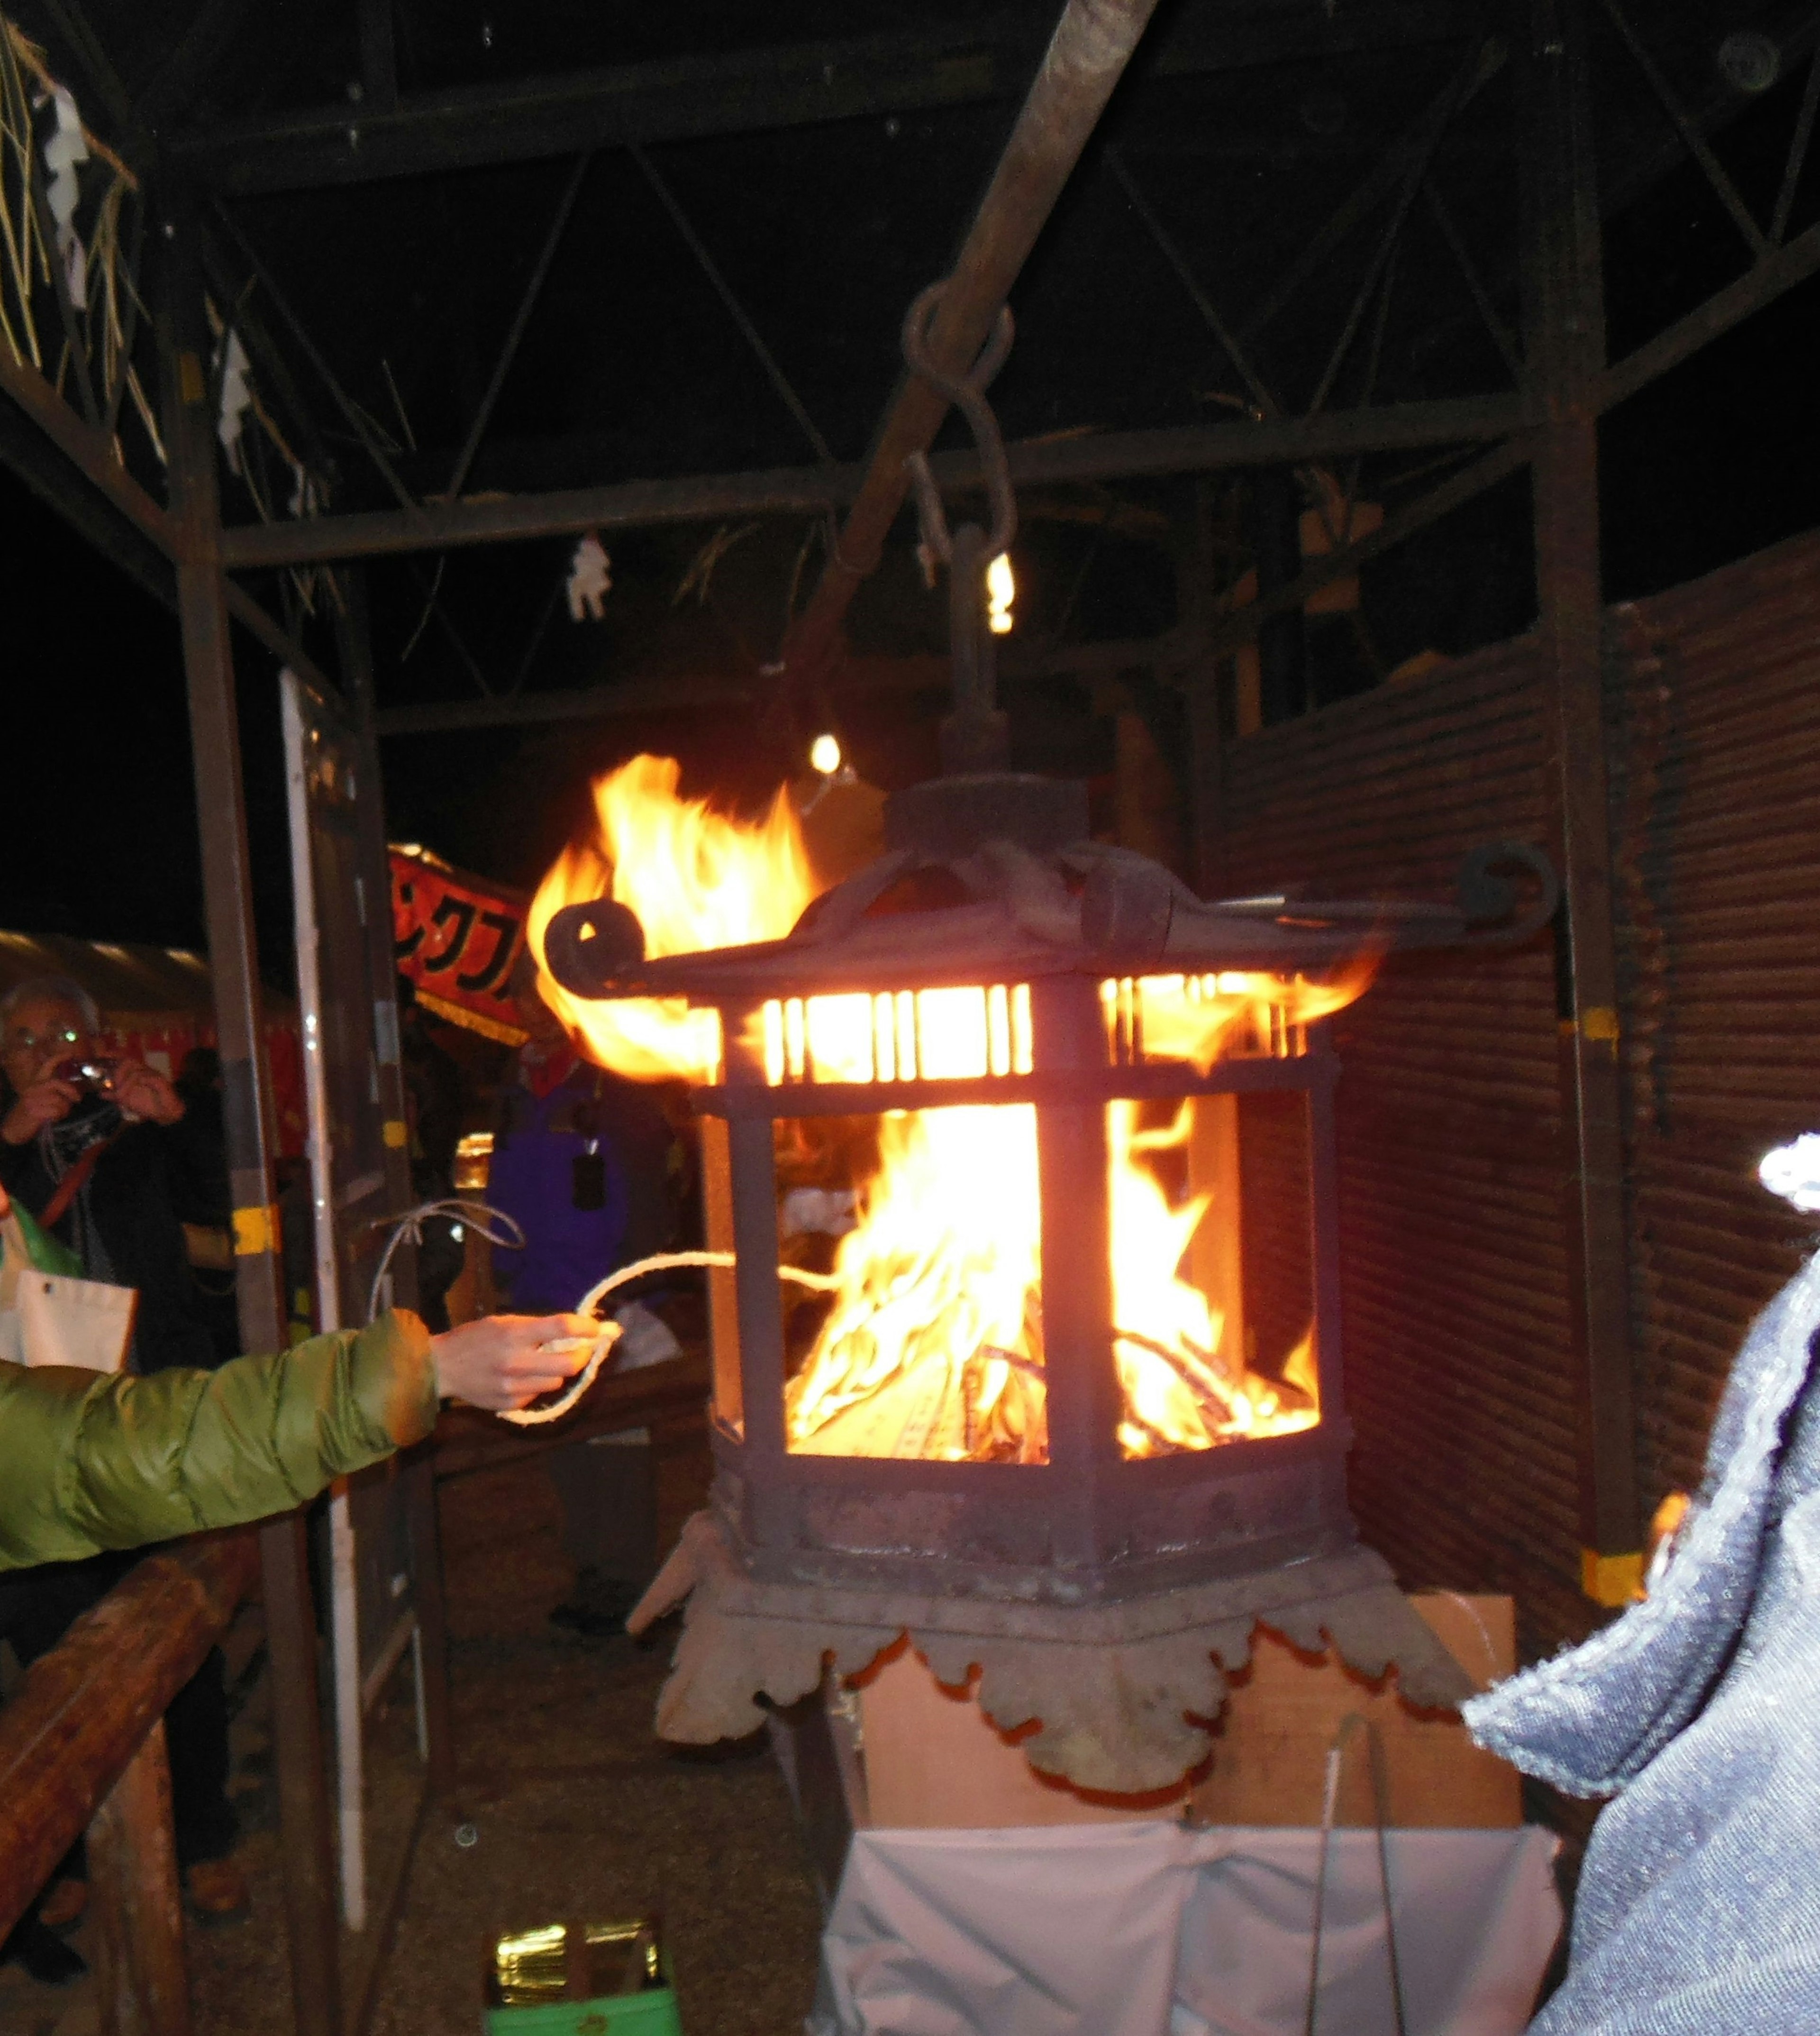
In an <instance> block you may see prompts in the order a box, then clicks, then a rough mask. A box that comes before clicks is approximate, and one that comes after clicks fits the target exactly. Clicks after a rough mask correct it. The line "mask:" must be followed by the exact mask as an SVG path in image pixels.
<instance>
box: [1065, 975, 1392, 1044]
mask: <svg viewBox="0 0 1820 2036" xmlns="http://www.w3.org/2000/svg"><path fill="white" fill-rule="evenodd" d="M1379 959H1380V957H1379V956H1378V955H1377V953H1376V952H1370V951H1367V952H1362V953H1361V954H1359V955H1357V956H1355V957H1354V958H1353V959H1352V960H1351V961H1349V962H1348V963H1347V964H1346V965H1345V967H1343V968H1342V969H1340V971H1337V972H1336V975H1335V976H1334V977H1333V978H1332V981H1330V982H1310V981H1309V978H1307V977H1306V976H1302V975H1294V976H1287V977H1284V976H1275V975H1262V974H1260V973H1259V972H1258V971H1255V970H1249V969H1237V970H1225V971H1222V972H1221V973H1220V974H1219V975H1144V976H1139V977H1137V978H1136V979H1135V980H1134V979H1133V978H1130V977H1126V978H1124V979H1123V980H1122V981H1120V980H1113V981H1111V982H1103V983H1102V984H1101V985H1100V997H1101V1001H1102V1002H1103V1003H1104V1005H1106V1024H1107V1029H1108V1031H1109V1032H1110V1033H1111V1035H1112V1036H1113V1041H1114V1045H1115V1049H1116V1047H1117V1044H1118V1043H1119V1041H1120V1038H1121V1032H1122V1034H1123V1035H1124V1037H1125V1039H1126V1040H1128V1041H1129V1044H1130V1046H1131V1047H1132V1049H1133V1052H1132V1054H1131V1056H1130V1057H1131V1058H1136V1051H1138V1050H1141V1052H1142V1054H1143V1056H1144V1058H1146V1059H1147V1060H1162V1061H1189V1062H1191V1063H1192V1064H1193V1065H1194V1066H1195V1067H1196V1068H1197V1069H1199V1070H1200V1073H1202V1074H1205V1073H1207V1072H1208V1069H1211V1067H1212V1065H1213V1064H1214V1063H1215V1061H1218V1060H1220V1059H1222V1058H1224V1057H1225V1056H1226V1055H1227V1054H1229V1053H1231V1052H1233V1051H1234V1050H1236V1049H1238V1048H1239V1047H1240V1046H1241V1045H1242V1043H1245V1042H1243V1041H1242V1037H1241V1035H1242V1034H1244V1033H1245V1032H1247V1031H1249V1035H1250V1039H1249V1043H1250V1044H1252V1045H1253V1047H1254V1049H1261V1050H1263V1051H1265V1052H1275V1053H1279V1054H1282V1053H1286V1052H1290V1051H1293V1050H1294V1044H1295V1043H1294V1038H1293V1035H1294V1031H1295V1030H1296V1028H1297V1027H1301V1026H1304V1025H1310V1024H1313V1023H1314V1021H1315V1020H1317V1019H1319V1018H1328V1017H1331V1016H1332V1015H1333V1013H1334V1012H1336V1011H1343V1010H1344V1009H1346V1007H1347V1005H1349V1004H1351V1003H1352V1002H1353V1001H1355V999H1356V998H1358V997H1362V995H1363V994H1364V993H1365V992H1366V990H1368V989H1370V986H1371V980H1372V978H1373V976H1374V975H1376V974H1377V964H1378V961H1379ZM1121 1058H1124V1056H1121Z"/></svg>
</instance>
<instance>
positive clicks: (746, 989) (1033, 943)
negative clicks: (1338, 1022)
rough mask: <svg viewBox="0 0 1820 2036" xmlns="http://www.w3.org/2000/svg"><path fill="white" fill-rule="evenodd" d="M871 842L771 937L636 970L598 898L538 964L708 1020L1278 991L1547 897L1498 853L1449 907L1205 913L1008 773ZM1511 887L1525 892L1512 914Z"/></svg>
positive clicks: (1382, 903) (1059, 786) (1524, 923)
mask: <svg viewBox="0 0 1820 2036" xmlns="http://www.w3.org/2000/svg"><path fill="white" fill-rule="evenodd" d="M885 841H886V849H885V853H884V854H883V855H882V856H880V857H879V858H877V859H876V861H874V862H871V863H869V865H867V866H866V867H865V869H862V870H861V871H860V872H859V873H857V875H855V876H853V877H849V878H848V879H847V880H846V881H845V882H844V883H841V884H836V885H835V886H834V888H832V889H831V890H829V891H826V892H823V893H822V895H820V897H818V898H816V899H815V900H814V901H813V902H812V903H811V904H810V905H809V906H808V908H807V910H806V911H804V913H803V914H802V916H801V918H800V919H798V920H797V923H796V925H795V926H793V928H792V929H791V930H790V932H789V933H788V934H786V936H785V937H783V938H782V940H773V941H755V942H753V943H751V944H748V945H746V946H743V947H729V948H710V949H707V950H705V951H703V952H699V953H695V954H684V955H669V956H662V957H658V958H646V956H645V953H644V936H643V930H642V928H641V927H640V926H639V923H638V921H637V919H636V918H635V915H634V914H632V913H631V911H629V910H628V909H627V907H624V906H623V905H620V904H617V903H614V902H613V901H612V900H610V899H599V900H597V901H596V902H595V903H593V904H588V905H573V906H570V907H567V908H565V909H564V910H563V911H560V912H559V913H557V914H556V916H555V917H554V918H552V921H551V922H550V925H549V927H548V931H547V933H546V934H545V937H544V952H545V959H546V961H547V963H548V967H549V968H550V970H551V972H552V974H553V975H555V977H556V980H557V981H558V982H560V983H561V984H562V986H563V988H564V989H565V990H569V991H571V993H573V994H575V995H577V996H580V997H592V998H618V997H687V998H688V999H689V1000H690V1001H691V1002H692V1003H695V1004H701V1005H737V1004H744V1003H750V1002H758V1001H764V1000H766V999H768V998H771V997H802V996H818V995H828V994H838V993H842V992H852V991H860V990H926V989H936V988H940V987H943V986H948V985H958V984H970V983H987V982H1029V981H1031V980H1032V979H1034V978H1039V977H1045V976H1052V975H1069V974H1073V975H1091V976H1094V977H1097V978H1105V977H1108V976H1143V975H1204V974H1211V973H1216V972H1218V971H1223V970H1241V969H1242V970H1247V971H1264V972H1265V973H1268V974H1272V975H1298V974H1307V973H1311V972H1312V973H1319V972H1321V971H1327V970H1332V969H1335V968H1337V967H1342V966H1343V965H1344V964H1345V963H1347V962H1350V961H1352V960H1356V959H1357V958H1358V957H1359V956H1362V955H1366V954H1373V955H1379V954H1383V953H1385V952H1391V951H1393V950H1396V949H1400V948H1426V947H1449V946H1457V945H1461V944H1476V943H1479V942H1486V941H1491V942H1495V943H1496V944H1499V945H1505V944H1513V943H1514V942H1516V941H1520V940H1522V939H1524V938H1527V937H1528V936H1529V935H1530V934H1532V933H1534V932H1536V930H1537V929H1539V927H1540V926H1543V924H1545V923H1546V922H1547V919H1548V918H1549V917H1550V916H1551V914H1552V913H1553V911H1554V905H1555V902H1556V898H1557V895H1558V886H1557V883H1556V879H1555V877H1554V871H1553V869H1551V866H1550V865H1549V864H1548V862H1547V859H1546V858H1544V857H1543V856H1542V855H1540V854H1539V853H1538V852H1537V851H1536V850H1534V849H1532V848H1529V847H1527V846H1522V845H1520V844H1515V843H1497V844H1494V845H1491V846H1487V847H1486V848H1483V849H1480V850H1476V851H1475V853H1474V854H1473V855H1471V857H1469V858H1468V861H1467V864H1466V865H1465V867H1464V869H1463V870H1462V872H1461V875H1460V883H1459V887H1458V893H1457V895H1456V898H1455V899H1453V901H1451V902H1449V903H1438V902H1420V901H1418V902H1411V901H1407V900H1392V899H1305V898H1298V897H1294V896H1291V895H1288V894H1287V893H1283V894H1280V895H1271V896H1264V897H1253V898H1228V899H1220V900H1218V901H1215V902H1213V903H1208V902H1207V901H1206V900H1204V899H1200V898H1198V897H1196V895H1195V894H1194V892H1193V891H1191V890H1190V889H1189V887H1188V886H1187V884H1185V883H1183V882H1182V880H1181V878H1180V877H1177V876H1176V875H1174V873H1173V872H1171V871H1170V870H1169V869H1166V868H1164V867H1163V865H1162V864H1161V863H1159V862H1154V861H1152V860H1151V858H1149V857H1147V856H1143V855H1139V854H1136V853H1134V852H1133V851H1132V850H1129V849H1124V848H1119V847H1116V846H1112V845H1110V844H1109V843H1103V842H1098V841H1095V840H1094V839H1092V838H1091V835H1090V834H1089V831H1088V827H1087V787H1086V786H1084V785H1083V784H1081V783H1080V782H1074V781H1068V780H1062V779H1048V778H1041V777H1036V776H1033V775H1025V774H1022V773H1016V772H1009V771H995V772H985V773H980V774H978V775H965V776H950V777H944V778H937V779H932V780H930V781H929V782H927V783H925V784H921V785H918V786H912V787H910V789H909V790H906V791H903V792H899V793H898V794H895V795H894V796H893V797H892V798H891V801H889V803H888V805H887V809H886V814H885ZM1519 871H1520V872H1522V873H1526V874H1527V875H1528V877H1529V878H1530V879H1531V880H1532V884H1533V887H1534V891H1535V893H1536V895H1534V896H1532V897H1531V898H1528V899H1524V900H1521V901H1520V898H1519V890H1518V886H1517V884H1515V883H1513V881H1511V880H1510V878H1511V874H1512V873H1513V872H1519Z"/></svg>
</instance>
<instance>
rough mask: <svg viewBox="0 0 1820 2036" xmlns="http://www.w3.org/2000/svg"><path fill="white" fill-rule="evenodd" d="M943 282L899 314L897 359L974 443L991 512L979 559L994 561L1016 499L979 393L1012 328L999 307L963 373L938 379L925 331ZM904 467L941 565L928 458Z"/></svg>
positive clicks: (946, 559)
mask: <svg viewBox="0 0 1820 2036" xmlns="http://www.w3.org/2000/svg"><path fill="white" fill-rule="evenodd" d="M948 281H949V279H948V278H946V277H944V279H943V280H942V281H940V282H936V283H931V284H930V285H929V288H927V289H925V290H924V291H922V292H921V293H920V294H919V295H918V296H917V298H916V299H915V300H914V302H913V303H912V304H911V305H910V309H909V310H908V311H906V313H905V314H904V322H903V356H904V360H905V362H906V364H907V366H908V367H909V368H910V372H911V373H912V374H913V375H921V378H922V379H923V380H924V381H925V382H926V383H928V384H929V386H930V387H931V388H932V389H933V390H935V391H936V394H938V395H942V396H945V397H946V398H948V401H949V402H951V403H952V404H953V405H954V406H955V409H957V410H959V412H960V413H961V415H962V416H963V417H965V418H966V419H967V428H968V429H969V430H970V432H972V433H973V436H974V444H975V445H976V446H977V447H978V448H979V465H980V477H981V478H982V481H984V482H985V497H986V503H987V505H988V507H989V508H990V510H991V512H992V523H991V527H990V528H989V530H988V531H987V532H986V534H985V556H987V557H988V558H997V556H998V555H999V553H1000V552H1004V551H1008V550H1009V549H1011V541H1012V538H1013V537H1016V535H1017V497H1016V496H1015V495H1013V494H1012V486H1011V467H1010V465H1009V463H1008V461H1007V460H1006V458H1005V451H1004V437H1003V435H1001V434H1000V431H999V428H998V420H997V417H994V416H993V413H992V406H991V405H990V404H989V403H988V402H986V400H985V392H986V390H988V389H989V387H990V386H992V381H993V376H994V375H997V372H998V371H999V370H1000V368H1002V367H1004V364H1005V357H1006V356H1007V355H1008V353H1010V352H1011V346H1012V339H1013V337H1015V335H1016V326H1015V324H1014V322H1013V321H1012V315H1011V307H1010V305H1009V304H1001V305H1000V307H999V313H998V317H997V319H996V320H995V321H994V322H993V329H992V334H991V336H990V337H989V338H988V340H987V341H986V343H985V345H984V347H982V349H981V350H980V353H979V357H978V360H975V361H974V364H973V366H972V368H970V370H969V371H968V372H967V375H965V376H964V377H963V378H962V379H959V380H956V379H955V378H954V377H952V376H951V375H947V374H944V372H943V371H942V370H941V369H940V368H938V367H937V366H936V364H935V361H934V360H933V357H932V356H931V355H930V353H929V328H930V327H931V326H932V325H933V323H934V322H935V317H936V312H937V311H940V308H941V302H942V299H943V298H944V296H946V295H947V293H948ZM904 465H905V466H906V468H907V469H909V473H910V485H911V487H912V488H914V490H915V492H916V503H917V515H918V521H919V522H920V523H921V527H922V541H923V545H924V547H925V549H926V550H927V551H928V552H929V553H930V554H931V555H932V556H934V557H936V558H938V559H940V560H941V562H942V563H943V564H944V565H947V564H949V563H950V562H951V560H952V558H953V556H954V544H953V540H952V539H951V537H950V535H949V533H948V516H947V513H946V512H945V511H944V509H943V507H942V500H941V495H940V491H939V490H938V489H937V488H936V484H935V477H934V475H933V474H932V473H930V471H929V455H928V454H926V453H922V452H913V453H911V454H910V455H909V456H908V457H907V458H906V459H905V461H904Z"/></svg>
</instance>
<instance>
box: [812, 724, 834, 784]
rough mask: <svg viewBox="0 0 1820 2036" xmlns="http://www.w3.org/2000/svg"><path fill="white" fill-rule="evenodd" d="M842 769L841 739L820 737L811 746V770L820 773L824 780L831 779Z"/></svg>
mask: <svg viewBox="0 0 1820 2036" xmlns="http://www.w3.org/2000/svg"><path fill="white" fill-rule="evenodd" d="M840 767H841V745H840V741H839V738H838V737H836V736H833V735H818V736H817V737H816V739H815V741H813V742H812V743H811V744H810V745H809V768H810V769H811V770H812V771H820V773H821V774H822V775H823V777H824V778H831V777H832V776H833V775H835V772H836V771H838V770H839V768H840Z"/></svg>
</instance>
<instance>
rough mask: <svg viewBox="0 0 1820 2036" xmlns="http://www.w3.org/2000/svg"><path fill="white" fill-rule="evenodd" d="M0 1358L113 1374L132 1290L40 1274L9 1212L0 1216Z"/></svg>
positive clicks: (129, 1336) (129, 1327) (129, 1328)
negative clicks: (1, 1249) (0, 1248)
mask: <svg viewBox="0 0 1820 2036" xmlns="http://www.w3.org/2000/svg"><path fill="white" fill-rule="evenodd" d="M0 1243H3V1244H4V1247H5V1255H4V1261H3V1263H0V1359H6V1360H7V1361H8V1362H9V1363H13V1364H73V1365H77V1366H80V1367H82V1368H83V1369H85V1370H86V1371H119V1369H120V1368H121V1367H122V1365H123V1364H124V1363H126V1352H127V1351H128V1349H129V1348H130V1347H131V1344H132V1340H133V1311H134V1307H135V1306H136V1305H137V1304H138V1299H139V1295H138V1290H137V1288H132V1287H114V1286H110V1285H108V1284H107V1283H106V1282H105V1281H104V1280H73V1279H70V1278H66V1276H64V1275H63V1274H62V1273H58V1272H40V1271H39V1270H38V1269H37V1267H36V1266H35V1265H33V1264H32V1261H31V1259H30V1257H29V1256H28V1254H27V1252H26V1250H25V1238H24V1232H23V1231H21V1229H20V1227H19V1220H18V1218H17V1216H14V1215H13V1212H12V1210H11V1209H10V1208H9V1209H8V1210H7V1211H6V1215H5V1216H4V1218H0Z"/></svg>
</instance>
